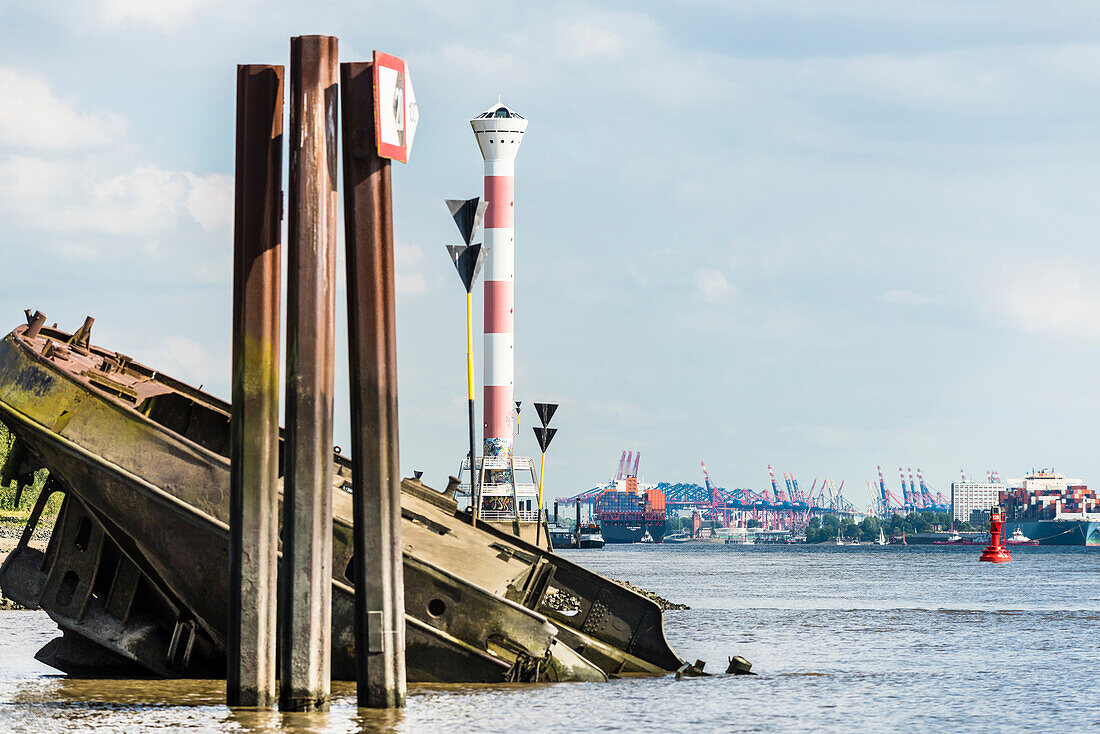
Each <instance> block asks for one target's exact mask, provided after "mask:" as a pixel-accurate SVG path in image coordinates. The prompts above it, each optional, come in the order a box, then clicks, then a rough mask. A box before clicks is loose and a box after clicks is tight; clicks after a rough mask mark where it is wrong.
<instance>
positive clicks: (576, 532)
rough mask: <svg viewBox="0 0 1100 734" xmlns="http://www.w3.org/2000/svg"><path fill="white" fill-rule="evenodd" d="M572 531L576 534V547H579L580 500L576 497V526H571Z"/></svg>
mask: <svg viewBox="0 0 1100 734" xmlns="http://www.w3.org/2000/svg"><path fill="white" fill-rule="evenodd" d="M573 532H574V533H575V534H576V536H577V547H578V548H580V547H581V501H580V499H579V498H578V499H577V527H575V528H573Z"/></svg>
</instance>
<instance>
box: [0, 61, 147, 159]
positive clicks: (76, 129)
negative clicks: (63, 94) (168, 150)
mask: <svg viewBox="0 0 1100 734" xmlns="http://www.w3.org/2000/svg"><path fill="white" fill-rule="evenodd" d="M0 100H2V101H0V147H12V148H19V149H21V150H24V151H25V150H28V149H31V150H51V151H58V150H74V149H80V148H97V147H102V146H104V145H108V144H110V143H113V142H116V141H118V140H119V139H120V138H121V137H122V134H123V132H124V131H125V129H126V124H125V121H124V119H123V118H122V117H121V116H119V115H114V114H110V113H94V112H82V111H78V110H77V109H76V107H75V105H74V104H73V102H72V101H70V100H67V99H62V98H60V97H58V96H57V95H55V94H54V93H53V91H52V90H51V89H50V85H49V84H48V83H47V82H46V81H45V80H44V79H41V78H39V77H37V76H34V75H32V74H27V73H24V72H21V71H17V70H15V69H8V68H0Z"/></svg>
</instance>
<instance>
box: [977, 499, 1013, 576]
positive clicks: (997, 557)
mask: <svg viewBox="0 0 1100 734" xmlns="http://www.w3.org/2000/svg"><path fill="white" fill-rule="evenodd" d="M1003 524H1004V519H1003V518H1002V517H1001V508H1000V507H994V508H992V509H991V510H990V511H989V545H987V546H986V547H985V550H983V551H982V557H981V558H979V559H978V560H981V561H989V562H990V563H1008V562H1009V561H1011V560H1012V556H1010V555H1009V554H1008V549H1007V548H1005V547H1004V546H1003V545H1001V526H1002V525H1003Z"/></svg>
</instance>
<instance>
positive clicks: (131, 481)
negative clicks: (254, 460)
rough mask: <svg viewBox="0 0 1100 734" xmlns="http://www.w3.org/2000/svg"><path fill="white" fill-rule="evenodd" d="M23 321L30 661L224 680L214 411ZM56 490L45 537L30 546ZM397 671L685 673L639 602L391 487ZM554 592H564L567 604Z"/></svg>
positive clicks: (654, 615)
mask: <svg viewBox="0 0 1100 734" xmlns="http://www.w3.org/2000/svg"><path fill="white" fill-rule="evenodd" d="M37 316H38V317H39V318H37V319H36V318H30V317H29V318H28V324H27V325H24V326H19V327H18V328H16V329H15V330H14V331H13V332H11V333H10V334H8V335H7V336H6V337H5V338H4V339H3V340H2V341H0V421H2V422H3V423H4V424H5V425H6V426H7V427H8V428H9V429H10V431H11V432H12V434H13V435H14V436H15V439H16V444H15V445H14V446H13V450H12V451H11V452H10V454H9V456H8V459H7V462H6V465H5V466H4V467H2V474H3V476H4V477H20V476H22V477H26V476H27V475H28V473H29V472H33V471H34V470H36V469H38V468H42V467H45V468H46V469H48V470H49V478H48V480H47V483H46V485H45V488H44V489H43V491H42V494H41V496H40V497H39V500H38V502H37V504H36V506H35V508H34V510H33V511H32V514H31V518H30V521H29V522H28V523H27V527H26V528H25V530H24V533H23V538H22V540H21V541H20V544H19V546H18V548H17V549H16V550H15V551H13V552H12V554H11V555H10V556H9V558H8V560H7V561H6V562H5V563H4V565H3V568H2V569H0V586H2V588H3V592H4V595H5V596H7V597H9V598H11V599H13V600H15V601H17V602H19V603H20V604H23V605H24V606H28V607H31V608H39V609H43V610H45V611H46V612H47V613H48V614H49V615H50V616H51V617H52V618H53V619H54V620H55V621H56V622H57V624H58V626H59V628H60V630H61V633H62V634H61V636H59V637H57V638H55V639H54V640H52V641H51V642H49V643H48V644H47V645H46V646H45V647H43V648H42V650H40V651H39V653H38V656H37V657H38V658H39V659H40V660H42V661H43V662H45V663H47V664H49V665H51V666H53V667H55V668H57V669H59V670H61V671H63V672H66V673H70V674H77V675H79V674H126V675H151V676H201V677H224V675H225V654H226V653H225V638H226V626H227V593H228V572H227V567H228V525H227V523H228V517H229V458H228V453H229V415H230V413H229V407H230V406H229V405H228V404H227V403H225V402H222V401H221V400H218V399H217V398H214V397H212V396H210V395H208V394H206V393H203V392H201V391H200V390H197V389H195V388H193V387H190V386H188V385H186V384H184V383H182V382H179V381H177V380H174V379H172V378H170V377H168V376H166V375H163V374H160V373H158V372H157V371H155V370H154V369H152V368H149V367H146V366H144V365H142V364H139V363H138V362H135V361H133V360H132V359H130V358H129V357H127V356H125V355H122V354H118V353H115V352H111V351H108V350H106V349H102V348H100V347H97V346H93V345H92V344H91V341H90V325H91V320H90V319H89V321H88V322H86V323H85V326H84V327H82V328H81V329H80V330H78V331H77V332H76V333H75V334H69V333H66V332H63V331H59V330H58V329H56V328H46V327H44V324H43V319H44V317H41V315H40V314H37ZM335 461H336V464H335V466H336V473H335V475H334V476H333V477H332V492H333V506H334V523H333V528H332V532H333V569H334V571H333V579H332V585H333V613H332V621H333V635H332V645H333V650H332V667H333V670H332V674H333V677H334V678H337V679H344V680H351V679H354V677H355V666H354V655H355V651H354V633H353V625H352V607H353V587H352V582H351V581H350V578H351V577H352V573H351V568H352V565H351V564H353V563H354V559H353V557H352V552H353V549H352V542H351V541H352V528H351V524H350V522H351V520H350V518H351V495H350V494H349V493H348V492H347V488H348V487H350V483H351V467H350V463H349V462H348V461H347V460H346V459H345V458H344V457H342V456H340V455H338V454H337V455H336V457H335ZM57 492H61V493H63V494H64V501H63V504H62V509H61V512H60V515H59V516H58V518H57V521H56V525H55V529H54V531H53V535H52V537H51V539H50V542H49V545H48V547H47V549H46V550H45V551H44V552H43V551H39V550H36V549H34V548H31V547H30V546H29V545H28V540H29V538H30V537H31V533H32V532H33V530H34V528H35V527H36V525H37V524H38V523H39V521H40V517H41V513H42V508H43V506H44V503H45V501H46V499H47V498H48V496H50V495H51V494H53V493H57ZM401 514H402V537H403V542H404V575H405V601H406V610H405V611H406V614H405V618H406V630H407V651H406V659H407V667H408V676H409V680H410V681H440V682H502V681H547V680H549V681H558V680H562V681H564V680H605V679H607V678H609V677H615V676H629V675H661V674H664V673H667V672H671V671H675V670H677V669H681V668H682V667H683V666H684V663H683V661H681V660H680V659H679V658H678V657H677V656H676V654H675V653H674V652H673V651H672V650H671V649H670V648H669V645H668V644H667V642H666V641H665V637H664V632H663V629H662V617H661V610H660V608H659V607H658V606H657V605H656V604H655V603H654V602H653V601H651V600H649V599H647V598H645V597H643V596H641V595H639V594H636V593H634V592H632V591H630V590H628V589H625V588H623V587H621V586H619V585H618V584H616V583H614V582H612V581H610V580H608V579H605V578H603V577H601V576H599V575H597V574H594V573H592V572H589V571H587V570H585V569H583V568H581V567H579V566H577V565H576V564H573V563H570V562H569V561H567V560H565V559H563V558H561V557H559V556H557V555H554V554H553V553H552V552H548V551H546V550H544V549H541V548H539V547H536V546H534V545H531V544H529V543H527V542H524V541H523V540H521V539H519V538H517V537H515V536H513V535H510V534H508V533H505V532H502V531H500V530H497V529H494V528H491V527H486V526H484V525H482V524H478V525H476V526H475V524H474V523H473V522H472V520H471V517H470V515H469V514H468V513H467V512H464V511H460V510H459V508H458V505H457V503H456V502H455V499H454V496H453V490H452V491H451V492H450V493H447V492H439V491H436V490H434V489H431V488H429V487H427V486H425V485H424V484H422V483H420V482H419V481H416V480H410V479H406V480H404V482H403V485H402V512H401ZM563 600H564V603H563Z"/></svg>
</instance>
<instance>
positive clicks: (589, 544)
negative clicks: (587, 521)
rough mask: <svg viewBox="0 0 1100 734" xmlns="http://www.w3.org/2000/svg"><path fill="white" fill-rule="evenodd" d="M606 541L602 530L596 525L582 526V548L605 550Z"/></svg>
mask: <svg viewBox="0 0 1100 734" xmlns="http://www.w3.org/2000/svg"><path fill="white" fill-rule="evenodd" d="M603 546H604V539H603V535H601V534H600V528H599V527H598V526H596V525H581V538H580V544H579V547H581V548H603Z"/></svg>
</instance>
